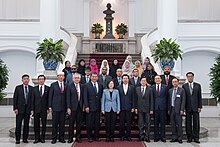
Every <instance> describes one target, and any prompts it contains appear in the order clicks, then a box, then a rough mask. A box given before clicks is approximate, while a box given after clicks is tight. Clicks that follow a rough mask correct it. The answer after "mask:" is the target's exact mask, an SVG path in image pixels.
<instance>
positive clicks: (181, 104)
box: [168, 87, 186, 140]
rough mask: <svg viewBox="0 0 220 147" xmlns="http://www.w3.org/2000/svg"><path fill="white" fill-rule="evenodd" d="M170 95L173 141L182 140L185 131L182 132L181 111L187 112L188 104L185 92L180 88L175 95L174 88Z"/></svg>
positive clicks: (169, 108)
mask: <svg viewBox="0 0 220 147" xmlns="http://www.w3.org/2000/svg"><path fill="white" fill-rule="evenodd" d="M168 95H169V97H168V111H169V112H170V122H171V128H172V139H173V140H176V139H178V140H182V137H183V130H182V116H181V114H180V111H184V110H185V103H186V95H185V90H184V89H183V88H181V87H178V88H177V91H176V95H175V94H174V88H171V89H170V90H169V94H168ZM172 99H174V100H172Z"/></svg>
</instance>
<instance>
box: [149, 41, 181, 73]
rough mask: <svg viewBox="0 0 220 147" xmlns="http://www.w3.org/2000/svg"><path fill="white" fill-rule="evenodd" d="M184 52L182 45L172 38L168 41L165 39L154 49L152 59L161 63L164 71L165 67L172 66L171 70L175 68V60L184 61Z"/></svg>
mask: <svg viewBox="0 0 220 147" xmlns="http://www.w3.org/2000/svg"><path fill="white" fill-rule="evenodd" d="M181 54H182V51H181V49H180V45H179V44H177V43H176V42H175V40H174V41H172V38H170V39H168V40H167V39H166V38H163V39H162V40H160V42H159V43H158V44H156V47H155V48H154V49H153V54H152V57H154V61H155V62H157V61H159V62H160V67H161V69H162V70H163V68H164V67H165V66H170V68H171V70H172V69H173V68H174V65H175V60H177V59H178V58H180V59H182V55H181Z"/></svg>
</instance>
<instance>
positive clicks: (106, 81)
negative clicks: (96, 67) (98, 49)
mask: <svg viewBox="0 0 220 147" xmlns="http://www.w3.org/2000/svg"><path fill="white" fill-rule="evenodd" d="M103 76H104V75H103V74H101V75H99V78H98V82H99V83H100V84H102V85H103V89H105V88H107V83H108V81H110V80H111V79H112V77H111V76H109V75H105V80H104V81H103Z"/></svg>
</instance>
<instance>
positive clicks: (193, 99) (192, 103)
mask: <svg viewBox="0 0 220 147" xmlns="http://www.w3.org/2000/svg"><path fill="white" fill-rule="evenodd" d="M182 87H183V89H184V90H185V93H186V111H191V110H192V111H198V108H202V92H201V91H202V90H201V85H200V84H198V83H195V82H193V91H192V95H191V94H190V90H189V84H188V83H185V84H184V85H183V86H182Z"/></svg>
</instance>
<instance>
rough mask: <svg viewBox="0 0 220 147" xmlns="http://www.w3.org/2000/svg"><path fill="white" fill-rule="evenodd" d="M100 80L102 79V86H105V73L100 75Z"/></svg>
mask: <svg viewBox="0 0 220 147" xmlns="http://www.w3.org/2000/svg"><path fill="white" fill-rule="evenodd" d="M102 81H103V86H104V87H106V83H105V75H103V76H102Z"/></svg>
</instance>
